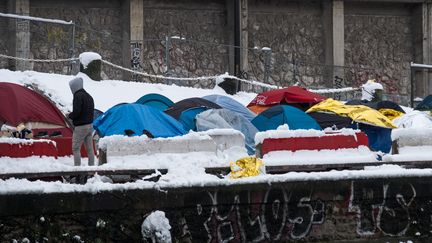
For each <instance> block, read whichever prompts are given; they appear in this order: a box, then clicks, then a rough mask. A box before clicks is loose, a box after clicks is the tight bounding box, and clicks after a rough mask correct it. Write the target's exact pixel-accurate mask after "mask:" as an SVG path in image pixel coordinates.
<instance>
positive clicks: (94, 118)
mask: <svg viewBox="0 0 432 243" xmlns="http://www.w3.org/2000/svg"><path fill="white" fill-rule="evenodd" d="M102 114H103V112H102V111H101V110H98V109H94V110H93V121H94V120H96V119H97V118H98V117H100V116H101V115H102Z"/></svg>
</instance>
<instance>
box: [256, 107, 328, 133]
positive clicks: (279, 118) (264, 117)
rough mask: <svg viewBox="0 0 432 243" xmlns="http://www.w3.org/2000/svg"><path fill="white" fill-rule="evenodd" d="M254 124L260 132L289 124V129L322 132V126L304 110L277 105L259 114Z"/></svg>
mask: <svg viewBox="0 0 432 243" xmlns="http://www.w3.org/2000/svg"><path fill="white" fill-rule="evenodd" d="M252 124H253V125H255V127H256V128H258V130H259V131H267V130H274V129H277V128H278V127H279V126H280V125H284V124H287V125H288V127H289V129H291V130H295V129H316V130H321V127H320V125H318V123H317V122H316V121H315V120H314V119H313V118H312V117H310V116H309V115H308V114H306V113H305V112H303V111H302V110H300V109H298V108H295V107H293V106H289V105H277V106H273V107H272V108H270V109H267V110H266V111H264V112H262V113H261V114H259V115H258V116H257V117H255V118H254V119H253V120H252Z"/></svg>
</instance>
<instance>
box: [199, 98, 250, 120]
mask: <svg viewBox="0 0 432 243" xmlns="http://www.w3.org/2000/svg"><path fill="white" fill-rule="evenodd" d="M203 99H206V100H209V101H211V102H213V103H216V104H218V105H220V106H221V107H222V108H225V109H228V110H230V111H234V112H236V113H239V114H241V115H242V116H244V117H245V118H246V119H248V120H249V121H252V119H254V118H255V114H254V113H252V112H251V111H250V110H249V109H248V108H246V107H245V106H244V105H242V104H241V103H239V102H238V101H236V100H235V99H233V98H230V97H228V96H224V95H207V96H204V97H203Z"/></svg>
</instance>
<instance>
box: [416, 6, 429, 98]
mask: <svg viewBox="0 0 432 243" xmlns="http://www.w3.org/2000/svg"><path fill="white" fill-rule="evenodd" d="M422 5H423V6H422V10H423V11H422V12H423V15H422V18H423V21H422V23H423V25H422V26H423V43H422V45H423V48H422V49H423V53H422V56H423V63H424V64H432V53H431V52H432V4H431V3H430V2H424V3H423V4H422ZM431 72H432V71H431V70H427V71H426V70H425V71H423V74H422V79H421V80H422V81H421V83H420V87H419V88H418V89H417V91H418V92H417V93H418V95H419V96H420V97H425V96H427V95H429V94H432V80H430V79H431V78H432V73H431Z"/></svg>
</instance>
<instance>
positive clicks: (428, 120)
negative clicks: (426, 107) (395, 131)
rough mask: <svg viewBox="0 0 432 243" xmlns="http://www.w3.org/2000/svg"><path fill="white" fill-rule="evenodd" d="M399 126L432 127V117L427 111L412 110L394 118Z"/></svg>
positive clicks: (394, 121)
mask: <svg viewBox="0 0 432 243" xmlns="http://www.w3.org/2000/svg"><path fill="white" fill-rule="evenodd" d="M393 123H394V124H395V125H396V126H397V127H398V128H432V117H431V116H430V115H428V114H427V113H425V112H422V111H417V110H412V111H410V112H407V113H406V114H404V115H402V116H400V117H398V118H396V119H394V120H393Z"/></svg>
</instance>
